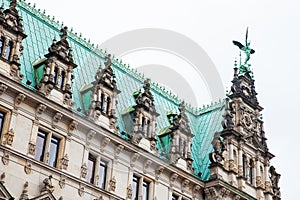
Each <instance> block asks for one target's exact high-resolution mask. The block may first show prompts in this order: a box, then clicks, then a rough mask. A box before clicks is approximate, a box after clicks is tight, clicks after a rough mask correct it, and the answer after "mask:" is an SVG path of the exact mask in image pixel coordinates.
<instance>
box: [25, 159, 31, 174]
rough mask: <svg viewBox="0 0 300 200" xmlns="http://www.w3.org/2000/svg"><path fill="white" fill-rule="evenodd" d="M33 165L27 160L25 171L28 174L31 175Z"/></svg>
mask: <svg viewBox="0 0 300 200" xmlns="http://www.w3.org/2000/svg"><path fill="white" fill-rule="evenodd" d="M31 170H32V168H31V163H30V162H29V161H28V160H27V161H26V163H25V166H24V171H25V173H26V174H30V173H31Z"/></svg>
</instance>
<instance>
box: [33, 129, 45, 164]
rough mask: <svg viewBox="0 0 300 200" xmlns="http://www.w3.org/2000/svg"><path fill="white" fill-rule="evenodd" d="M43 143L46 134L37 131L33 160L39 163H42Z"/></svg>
mask: <svg viewBox="0 0 300 200" xmlns="http://www.w3.org/2000/svg"><path fill="white" fill-rule="evenodd" d="M45 141H46V133H44V132H42V131H41V130H39V132H38V136H37V139H36V153H35V159H37V160H39V161H43V157H44V150H45V143H46V142H45Z"/></svg>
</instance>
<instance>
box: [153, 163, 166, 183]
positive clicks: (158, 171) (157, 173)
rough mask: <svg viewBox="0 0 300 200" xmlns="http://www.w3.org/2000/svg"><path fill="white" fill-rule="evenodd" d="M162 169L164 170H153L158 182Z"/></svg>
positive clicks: (159, 168)
mask: <svg viewBox="0 0 300 200" xmlns="http://www.w3.org/2000/svg"><path fill="white" fill-rule="evenodd" d="M164 169H165V168H164V167H163V166H159V167H157V168H156V170H155V178H156V180H159V178H160V176H161V174H162V173H163V171H164Z"/></svg>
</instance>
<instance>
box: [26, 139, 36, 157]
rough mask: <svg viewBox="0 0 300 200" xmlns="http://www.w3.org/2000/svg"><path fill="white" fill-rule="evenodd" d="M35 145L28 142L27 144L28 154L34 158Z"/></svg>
mask: <svg viewBox="0 0 300 200" xmlns="http://www.w3.org/2000/svg"><path fill="white" fill-rule="evenodd" d="M35 150H36V145H35V143H34V142H32V141H30V142H29V144H28V154H30V155H32V156H35Z"/></svg>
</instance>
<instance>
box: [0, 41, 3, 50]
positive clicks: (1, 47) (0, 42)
mask: <svg viewBox="0 0 300 200" xmlns="http://www.w3.org/2000/svg"><path fill="white" fill-rule="evenodd" d="M2 50H3V38H1V39H0V53H2Z"/></svg>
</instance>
